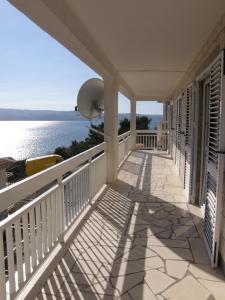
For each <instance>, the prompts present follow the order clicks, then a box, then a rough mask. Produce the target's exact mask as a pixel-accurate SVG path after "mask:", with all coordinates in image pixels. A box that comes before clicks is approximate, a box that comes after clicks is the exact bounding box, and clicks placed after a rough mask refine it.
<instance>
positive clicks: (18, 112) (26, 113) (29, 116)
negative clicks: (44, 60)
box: [0, 108, 162, 124]
mask: <svg viewBox="0 0 225 300" xmlns="http://www.w3.org/2000/svg"><path fill="white" fill-rule="evenodd" d="M148 116H149V117H150V118H151V119H152V124H153V123H157V122H159V121H161V119H162V115H148ZM124 118H128V119H130V114H128V113H123V114H119V116H118V119H119V121H120V120H122V119H124ZM84 120H86V119H85V118H83V117H82V116H81V114H80V113H79V112H77V111H55V110H29V109H7V108H0V121H84Z"/></svg>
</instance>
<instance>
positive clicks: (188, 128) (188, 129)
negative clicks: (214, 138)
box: [184, 85, 193, 200]
mask: <svg viewBox="0 0 225 300" xmlns="http://www.w3.org/2000/svg"><path fill="white" fill-rule="evenodd" d="M192 103H193V85H190V86H189V87H187V89H186V117H185V141H184V143H185V147H184V148H185V153H184V160H185V162H184V190H185V193H186V195H187V198H188V200H189V195H190V191H191V188H192V186H191V183H192V178H191V174H192V171H191V165H192V161H191V157H192Z"/></svg>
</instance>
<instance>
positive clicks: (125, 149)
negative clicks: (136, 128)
mask: <svg viewBox="0 0 225 300" xmlns="http://www.w3.org/2000/svg"><path fill="white" fill-rule="evenodd" d="M118 142H119V149H118V164H119V165H120V164H121V163H122V162H123V160H124V159H126V157H127V155H128V154H129V152H130V150H131V132H130V131H127V132H125V133H123V134H121V135H119V136H118Z"/></svg>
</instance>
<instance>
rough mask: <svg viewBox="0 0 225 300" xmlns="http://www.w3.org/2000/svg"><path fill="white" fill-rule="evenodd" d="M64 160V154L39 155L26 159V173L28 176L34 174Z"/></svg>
mask: <svg viewBox="0 0 225 300" xmlns="http://www.w3.org/2000/svg"><path fill="white" fill-rule="evenodd" d="M61 161H63V158H62V156H60V155H57V154H52V155H46V156H39V157H35V158H30V159H27V160H26V174H27V176H31V175H34V174H36V173H38V172H40V171H43V170H45V169H47V168H49V167H52V166H54V165H55V164H57V163H59V162H61Z"/></svg>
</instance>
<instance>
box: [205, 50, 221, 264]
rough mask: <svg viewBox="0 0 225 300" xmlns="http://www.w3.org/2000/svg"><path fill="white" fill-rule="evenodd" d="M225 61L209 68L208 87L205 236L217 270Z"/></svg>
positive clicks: (219, 59) (212, 261) (218, 59)
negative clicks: (224, 69)
mask: <svg viewBox="0 0 225 300" xmlns="http://www.w3.org/2000/svg"><path fill="white" fill-rule="evenodd" d="M223 61H224V58H223V55H220V56H219V57H218V58H217V59H216V61H215V62H214V63H213V64H212V66H211V68H210V83H209V84H210V94H209V114H208V124H209V128H208V142H207V147H208V156H207V168H206V187H205V218H204V228H203V236H204V240H205V242H206V246H207V249H208V252H209V255H210V258H211V263H212V266H216V265H217V260H218V248H219V238H220V223H221V213H222V211H221V210H222V201H223V176H224V154H223V153H221V152H223V151H224V150H225V143H224V140H225V139H224V134H225V126H224V122H225V116H224V114H225V110H224V101H223V89H224V74H223Z"/></svg>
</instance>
